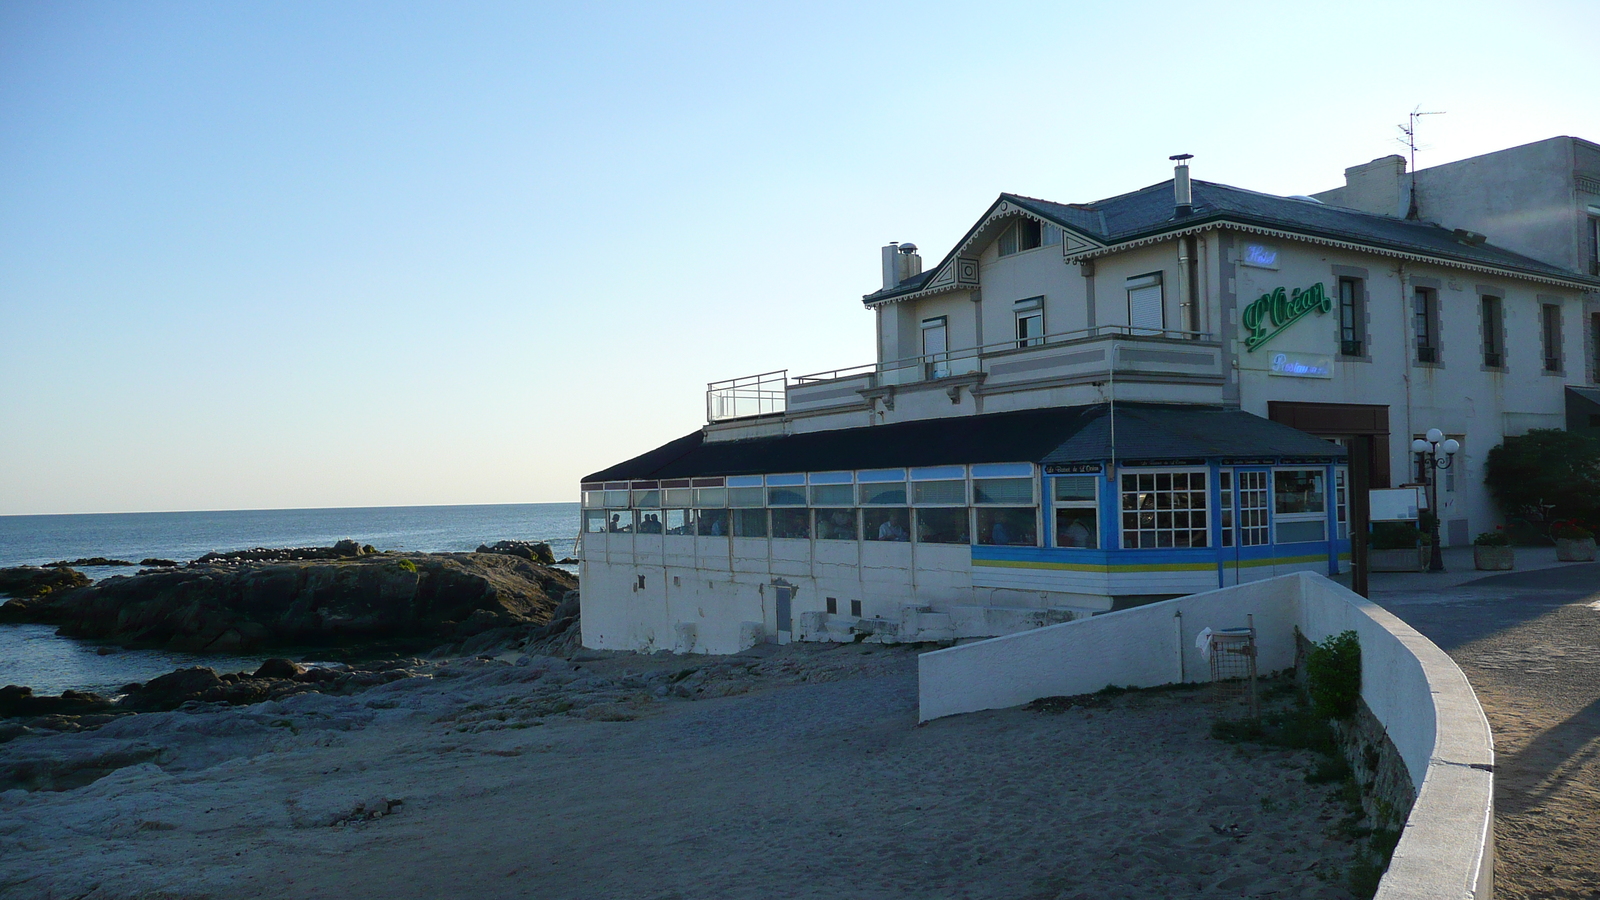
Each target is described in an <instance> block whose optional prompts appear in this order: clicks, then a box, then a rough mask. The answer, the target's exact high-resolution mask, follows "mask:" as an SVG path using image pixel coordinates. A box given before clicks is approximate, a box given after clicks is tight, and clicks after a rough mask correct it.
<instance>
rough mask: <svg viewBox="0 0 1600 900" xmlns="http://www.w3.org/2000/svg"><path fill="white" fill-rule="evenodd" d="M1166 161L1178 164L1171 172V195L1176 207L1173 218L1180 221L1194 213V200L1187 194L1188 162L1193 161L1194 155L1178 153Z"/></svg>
mask: <svg viewBox="0 0 1600 900" xmlns="http://www.w3.org/2000/svg"><path fill="white" fill-rule="evenodd" d="M1167 159H1170V160H1172V161H1174V162H1176V163H1177V164H1178V165H1177V166H1175V167H1174V168H1173V170H1172V194H1173V200H1174V201H1175V202H1176V205H1177V212H1176V215H1175V216H1174V217H1175V218H1179V219H1182V218H1184V217H1186V216H1188V215H1189V214H1190V213H1191V212H1193V211H1194V198H1193V196H1192V195H1191V194H1190V193H1189V160H1191V159H1194V154H1193V153H1179V154H1178V155H1177V156H1169V157H1167Z"/></svg>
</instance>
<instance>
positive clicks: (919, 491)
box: [911, 481, 967, 507]
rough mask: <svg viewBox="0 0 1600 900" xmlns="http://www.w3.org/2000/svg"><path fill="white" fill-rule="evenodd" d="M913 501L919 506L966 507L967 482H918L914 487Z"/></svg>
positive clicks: (913, 484) (914, 483)
mask: <svg viewBox="0 0 1600 900" xmlns="http://www.w3.org/2000/svg"><path fill="white" fill-rule="evenodd" d="M911 487H912V500H913V502H915V503H916V504H917V505H918V506H923V505H930V506H963V507H964V506H966V505H967V483H966V482H965V481H918V482H913V483H912V485H911Z"/></svg>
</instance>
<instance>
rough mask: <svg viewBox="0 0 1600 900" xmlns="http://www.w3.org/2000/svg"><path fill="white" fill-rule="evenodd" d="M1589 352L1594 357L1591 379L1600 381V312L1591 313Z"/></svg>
mask: <svg viewBox="0 0 1600 900" xmlns="http://www.w3.org/2000/svg"><path fill="white" fill-rule="evenodd" d="M1589 344H1590V346H1589V354H1590V355H1591V356H1592V357H1594V360H1593V363H1592V364H1593V366H1594V377H1593V378H1592V379H1590V380H1592V381H1595V382H1600V313H1591V314H1590V315H1589Z"/></svg>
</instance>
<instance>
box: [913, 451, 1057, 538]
mask: <svg viewBox="0 0 1600 900" xmlns="http://www.w3.org/2000/svg"><path fill="white" fill-rule="evenodd" d="M976 470H977V467H974V472H973V474H977V471H976ZM918 486H919V487H920V486H921V485H918ZM972 502H973V503H975V504H978V512H977V519H978V533H977V542H978V543H979V544H983V545H985V546H1011V547H1037V546H1038V545H1039V536H1038V525H1037V522H1038V513H1037V512H1036V511H1035V510H1036V507H1035V506H1034V501H1033V479H1032V478H974V479H973V480H972Z"/></svg>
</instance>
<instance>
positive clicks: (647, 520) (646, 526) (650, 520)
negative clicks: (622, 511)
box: [639, 513, 661, 534]
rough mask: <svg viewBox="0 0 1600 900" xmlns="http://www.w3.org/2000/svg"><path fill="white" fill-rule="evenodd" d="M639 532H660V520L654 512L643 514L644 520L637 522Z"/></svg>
mask: <svg viewBox="0 0 1600 900" xmlns="http://www.w3.org/2000/svg"><path fill="white" fill-rule="evenodd" d="M639 533H640V534H660V533H661V520H660V519H659V518H657V517H656V514H655V513H649V514H647V515H645V517H644V521H643V522H640V523H639Z"/></svg>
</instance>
